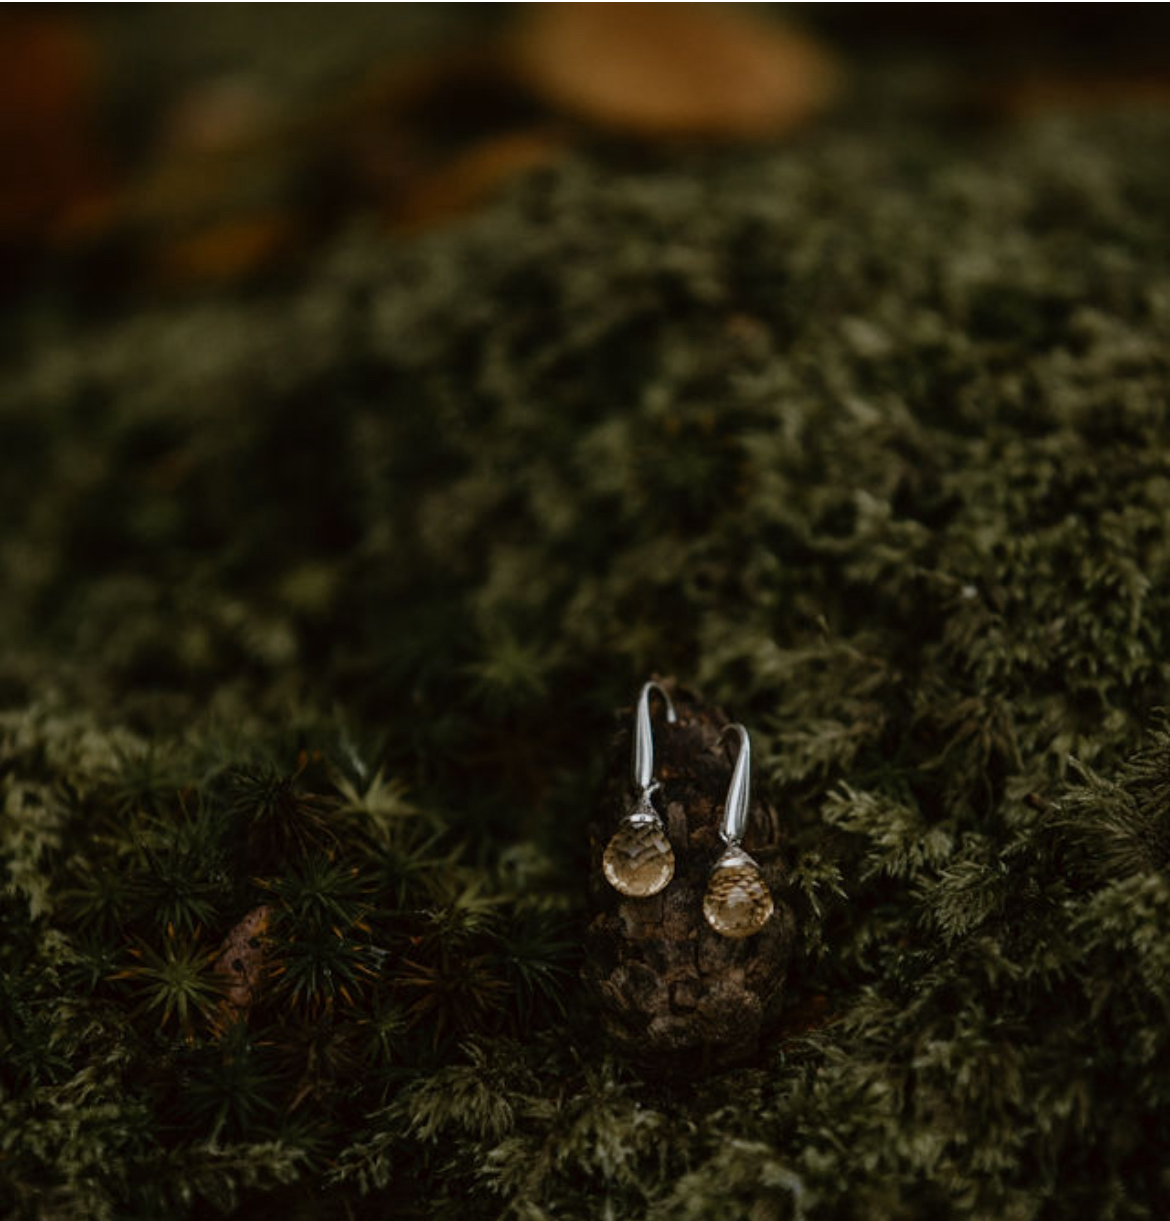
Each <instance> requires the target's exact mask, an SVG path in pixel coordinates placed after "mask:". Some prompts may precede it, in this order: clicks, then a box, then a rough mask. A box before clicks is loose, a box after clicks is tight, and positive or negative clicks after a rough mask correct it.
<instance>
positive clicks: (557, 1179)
mask: <svg viewBox="0 0 1170 1221" xmlns="http://www.w3.org/2000/svg"><path fill="white" fill-rule="evenodd" d="M875 126H880V124H875ZM1168 147H1170V120H1167V119H1165V118H1158V117H1152V116H1144V117H1143V116H1132V117H1124V116H1112V117H1103V116H1098V117H1093V118H1085V119H1081V120H1077V121H1076V122H1073V121H1059V120H1055V119H1052V120H1047V121H1036V122H1034V123H1032V124H1030V125H1025V126H1021V127H1019V128H1017V129H1015V130H1013V131H1011V132H1002V133H999V134H989V133H984V134H982V135H978V134H976V135H969V136H968V137H966V138H965V140H964V143H963V145H962V147H961V149H958V150H956V148H955V147H953V146H949V145H947V144H946V143H945V142H944V141H942V140H941V139H940V140H934V139H932V138H930V137H928V136H922V137H921V138H919V137H910V136H906V135H903V136H898V137H894V138H891V137H889V135H888V134H887V135H886V136H883V137H882V138H877V135H875V132H874V131H859V130H855V129H849V128H847V127H844V126H843V127H842V128H841V129H840V130H836V131H834V130H826V131H823V132H821V133H818V135H817V136H816V138H815V139H809V140H807V141H806V142H804V143H802V144H797V145H792V146H789V147H785V148H781V149H777V150H762V151H761V150H757V151H749V152H744V151H739V152H736V153H725V154H710V155H705V154H698V153H693V152H692V153H683V154H680V155H679V156H677V157H671V158H669V159H664V160H663V161H662V162H661V163H659V164H657V165H653V164H643V165H637V164H634V163H633V161H632V159H631V158H630V157H628V156H625V155H623V154H619V155H615V156H609V155H607V154H605V153H603V152H597V153H591V154H583V155H581V156H579V157H577V158H575V159H571V160H568V161H566V162H565V163H563V164H561V165H559V166H557V167H555V168H553V169H549V170H547V171H542V172H540V173H537V174H535V175H533V176H531V177H529V178H528V179H526V180H525V181H524V182H523V183H522V184H519V185H518V186H517V187H515V188H514V189H513V190H512V191H511V192H510V193H509V194H508V195H507V196H506V197H505V198H503V199H501V200H500V201H499V202H498V203H496V204H493V205H492V206H491V207H490V208H488V209H487V210H485V211H483V212H481V213H479V214H478V215H476V216H474V217H471V218H469V219H466V220H464V221H461V222H459V224H457V225H455V226H453V227H451V228H448V229H445V230H443V231H441V232H436V233H434V234H432V235H429V236H427V237H425V238H423V239H413V240H411V241H405V240H397V239H390V238H387V237H385V236H382V235H379V234H377V233H375V232H352V233H350V234H349V235H348V236H345V237H344V238H341V239H339V240H338V241H337V242H336V243H335V244H333V245H331V246H330V248H329V249H328V250H327V251H325V252H324V253H322V254H321V255H319V256H317V257H315V259H314V261H313V262H312V264H311V266H310V267H309V268H308V269H307V270H305V271H303V272H301V273H298V274H297V276H296V278H295V280H294V281H292V282H290V283H288V284H286V285H284V286H282V287H281V288H280V290H279V291H277V290H271V291H261V290H259V289H257V290H253V291H250V292H247V293H241V294H237V295H234V296H230V297H216V296H208V297H206V298H202V299H197V300H189V301H186V302H184V303H181V304H176V303H171V304H162V303H159V304H155V305H153V306H149V307H143V308H142V309H141V310H140V311H138V312H128V313H125V314H123V315H121V316H119V317H117V318H111V319H108V320H107V321H106V322H104V323H103V324H102V325H101V326H88V327H71V326H69V325H66V324H64V323H60V322H58V323H53V322H51V321H49V320H48V319H46V320H44V321H43V322H41V323H38V324H36V325H35V326H30V327H26V328H25V330H24V331H23V332H22V336H23V338H22V339H21V342H20V343H19V344H15V347H16V349H17V350H16V351H14V352H11V351H10V356H11V357H12V359H11V360H10V362H9V366H10V367H9V374H8V376H7V377H6V378H5V381H4V385H3V388H2V390H0V453H2V454H3V459H2V461H3V463H4V474H3V479H2V480H0V523H2V526H0V588H2V590H3V596H2V597H0V639H3V642H4V647H3V659H2V662H0V706H2V709H3V710H2V712H0V861H2V862H3V870H2V872H0V877H2V879H3V890H2V898H0V930H2V931H0V1212H3V1213H4V1215H6V1216H7V1215H11V1216H13V1217H18V1218H25V1217H28V1218H37V1219H38V1221H41V1219H44V1221H48V1219H54V1221H55V1219H66V1218H69V1219H73V1218H77V1219H81V1218H86V1219H95V1221H101V1219H105V1218H143V1219H146V1218H161V1217H168V1218H172V1217H175V1218H178V1217H194V1218H202V1217H210V1216H218V1215H222V1214H223V1213H229V1214H235V1215H239V1216H242V1217H249V1218H251V1217H268V1216H274V1217H275V1216H280V1217H281V1218H286V1219H292V1218H333V1217H337V1218H367V1217H368V1218H375V1217H377V1218H382V1217H406V1218H415V1217H418V1218H480V1217H482V1218H496V1217H514V1218H518V1219H522V1221H537V1219H544V1218H549V1219H551V1218H582V1219H584V1218H615V1219H622V1218H647V1219H652V1221H708V1219H715V1221H717V1219H719V1218H727V1219H729V1221H732V1219H734V1221H742V1219H745V1218H750V1219H751V1221H772V1219H773V1218H775V1219H781V1218H809V1219H822V1218H824V1219H827V1218H859V1219H860V1218H947V1217H963V1218H987V1219H989V1221H990V1219H996V1221H998V1219H1003V1218H1006V1219H1025V1218H1027V1219H1033V1218H1036V1219H1040V1218H1044V1219H1048V1218H1063V1217H1070V1218H1084V1217H1095V1218H1117V1219H1119V1221H1120V1219H1123V1218H1125V1219H1128V1218H1135V1219H1136V1218H1156V1217H1164V1216H1166V1215H1167V1210H1168V1209H1170V1170H1168V1169H1167V1162H1166V1159H1165V1153H1166V1150H1167V1148H1170V1010H1168V1005H1170V879H1168V877H1167V865H1168V862H1170V737H1168V736H1167V729H1166V723H1165V721H1164V719H1163V713H1162V712H1161V711H1160V706H1162V705H1164V704H1166V703H1167V691H1168V682H1170V546H1168V542H1170V534H1168V528H1167V527H1168V520H1170V518H1168V514H1170V463H1168V458H1170V446H1168V442H1170V427H1168V419H1167V413H1168V407H1170V394H1168V388H1170V378H1168V347H1167V339H1168V337H1170V260H1168V252H1170V158H1167V156H1166V149H1167V148H1168ZM12 346H13V345H11V344H10V347H12ZM652 672H654V673H658V674H662V675H672V676H675V677H677V678H678V679H679V680H680V681H682V682H684V683H687V684H689V685H691V686H693V687H695V688H696V689H697V690H699V691H701V692H702V694H703V696H704V697H705V698H706V699H708V700H710V701H711V702H713V703H717V704H719V705H721V706H722V707H724V708H725V709H727V710H728V712H729V713H730V714H732V715H734V716H735V717H736V718H737V719H739V720H742V721H744V722H745V723H746V724H747V725H748V726H749V727H750V728H751V730H752V734H753V746H754V754H755V756H756V757H757V759H758V766H759V771H760V783H761V784H764V783H767V784H769V785H770V787H771V789H772V792H773V794H774V796H775V798H776V801H777V803H778V806H779V808H780V809H781V811H782V813H783V817H784V819H785V826H786V836H787V850H788V853H789V859H790V862H791V870H790V883H789V886H788V888H787V890H786V892H785V893H784V895H783V896H782V897H783V898H784V899H785V901H787V902H788V903H789V904H790V905H791V906H792V907H793V909H794V911H795V912H796V914H797V920H798V925H799V930H800V931H799V946H798V951H797V959H796V961H795V963H794V965H793V969H792V974H791V982H790V985H789V994H790V1000H789V1003H788V1007H787V1009H786V1016H785V1018H784V1021H783V1024H782V1026H781V1027H780V1028H779V1029H778V1030H777V1031H775V1032H774V1034H773V1035H772V1036H771V1037H770V1038H769V1039H768V1040H767V1041H766V1042H765V1044H764V1046H763V1048H762V1049H761V1051H760V1052H759V1054H758V1056H757V1057H756V1058H755V1059H754V1060H752V1061H751V1062H748V1063H746V1064H744V1065H742V1066H741V1067H739V1068H736V1069H733V1070H731V1071H727V1072H723V1073H719V1074H714V1075H708V1076H706V1077H703V1078H699V1079H697V1080H686V1081H673V1080H669V1079H665V1078H663V1077H662V1076H661V1075H660V1074H656V1073H654V1072H653V1071H651V1070H648V1069H645V1068H639V1067H637V1066H636V1065H634V1064H631V1063H628V1062H626V1061H625V1060H623V1059H622V1058H621V1057H620V1056H617V1055H615V1054H614V1053H613V1052H612V1050H610V1049H607V1048H606V1046H605V1045H604V1044H603V1043H602V1042H601V1040H600V1037H599V1035H598V1023H597V1020H596V1017H595V1015H594V1014H593V1013H592V1011H591V1009H590V1005H589V1002H588V1000H587V998H586V996H585V994H584V992H583V990H582V987H581V984H580V983H579V975H578V972H579V969H580V965H581V950H580V947H581V944H582V940H583V928H584V925H585V922H586V920H587V918H588V913H587V910H586V901H585V894H586V875H587V869H588V847H587V842H586V841H587V835H586V827H587V824H588V822H589V820H590V818H591V816H592V813H593V803H594V800H595V795H596V792H597V787H598V783H599V781H600V778H601V775H602V772H603V770H604V768H605V765H606V758H605V752H606V747H607V742H608V740H609V737H610V734H611V732H612V727H613V714H614V710H616V709H619V708H621V707H623V706H626V705H628V704H629V702H630V700H631V698H632V696H633V695H634V693H635V692H636V690H637V687H638V684H640V683H641V682H642V681H643V680H644V679H645V678H646V677H647V676H648V675H649V674H650V673H652ZM261 904H267V905H268V906H269V909H270V911H271V912H272V919H271V926H270V928H269V929H268V931H267V933H266V934H265V935H264V937H263V938H262V939H261V940H260V946H261V952H262V954H263V959H264V967H263V983H262V986H261V987H260V988H259V990H258V995H257V998H256V1000H255V1002H254V1003H253V1005H252V1007H251V1009H250V1011H249V1012H248V1013H247V1019H246V1021H243V1022H237V1023H235V1024H232V1023H230V1022H227V1023H225V1022H224V1021H223V1018H222V1014H223V1009H222V1005H223V1000H222V997H220V996H219V995H218V993H217V979H218V977H217V976H216V975H215V973H214V972H213V971H212V969H211V960H212V959H213V958H214V956H215V955H216V953H217V951H218V948H219V946H220V944H221V942H222V941H223V939H224V937H225V936H226V935H227V934H228V933H229V932H230V931H231V930H232V929H233V928H234V927H235V926H236V925H237V923H238V922H239V921H240V920H241V919H242V917H244V916H245V915H246V914H247V913H249V912H251V911H254V910H255V909H256V908H257V907H258V906H259V905H261Z"/></svg>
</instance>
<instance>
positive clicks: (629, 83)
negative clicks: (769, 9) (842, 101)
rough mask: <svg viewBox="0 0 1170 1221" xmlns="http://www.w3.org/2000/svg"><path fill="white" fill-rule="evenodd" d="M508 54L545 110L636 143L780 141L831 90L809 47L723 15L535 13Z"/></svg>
mask: <svg viewBox="0 0 1170 1221" xmlns="http://www.w3.org/2000/svg"><path fill="white" fill-rule="evenodd" d="M513 54H514V65H515V67H516V70H517V71H518V73H519V74H520V76H521V77H522V78H523V79H524V80H525V81H526V82H527V83H528V85H529V86H530V87H531V88H532V89H534V90H535V91H536V92H537V93H538V94H539V95H540V96H541V97H543V98H544V99H545V100H546V101H547V102H549V103H551V104H552V105H553V106H555V107H557V108H558V109H563V110H566V111H569V112H570V113H572V114H575V115H577V116H578V117H580V118H583V119H586V120H588V121H590V122H593V123H597V124H600V125H602V126H604V127H610V128H616V129H618V130H619V131H626V132H632V133H635V134H638V135H647V136H670V135H681V136H708V137H717V138H728V139H735V138H742V137H758V136H768V135H776V134H779V133H783V132H787V131H790V130H791V129H793V128H795V127H798V126H800V124H802V123H803V122H805V121H806V120H807V119H808V118H809V117H810V116H811V115H812V114H814V113H815V112H816V111H817V110H819V109H820V108H821V107H822V106H823V105H824V104H825V103H826V101H828V99H829V97H830V96H831V94H832V92H833V89H834V84H835V78H836V70H835V68H834V65H833V63H832V61H831V59H830V58H829V56H828V55H827V53H826V52H825V51H823V50H822V49H821V48H820V47H819V46H817V45H816V44H815V43H814V42H812V41H811V40H810V39H808V38H806V37H805V36H804V35H801V34H798V33H796V32H794V31H793V30H790V29H787V28H785V27H784V26H782V25H779V24H777V23H776V22H774V21H770V20H761V19H759V18H756V17H753V16H750V15H747V14H745V13H744V12H743V11H742V10H739V9H733V8H731V7H730V6H720V7H718V8H716V7H714V6H710V7H708V6H706V5H693V4H586V3H572V4H544V5H540V6H539V7H537V8H536V9H535V10H534V11H533V12H532V15H531V17H530V18H529V20H528V22H527V23H526V24H525V26H524V27H523V29H522V30H521V31H520V32H519V34H518V37H517V39H516V41H515V44H514V52H513Z"/></svg>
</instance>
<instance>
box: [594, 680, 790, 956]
mask: <svg viewBox="0 0 1170 1221" xmlns="http://www.w3.org/2000/svg"><path fill="white" fill-rule="evenodd" d="M652 691H657V692H658V694H659V695H660V696H661V697H662V700H663V703H664V704H665V705H666V720H667V723H668V724H671V725H673V724H674V723H675V722H676V721H677V719H678V718H677V717H676V715H675V711H674V705H673V704H672V703H671V702H670V696H669V695H667V694H666V692H665V691H664V690H663V689H662V688H661V687H660V686H659V685H658V684H657V683H646V684H645V686H643V688H642V691H641V693H640V694H639V696H638V705H637V710H636V711H635V714H634V752H633V784H634V792H635V794H636V799H635V804H634V809H633V811H632V812H631V813H630V814H627V815H626V817H625V818H623V819H622V821H621V823H620V825H619V826H618V829H617V830H616V831H615V832H614V834H613V837H612V838H611V839H610V841H609V843H608V844H607V845H606V849H605V854H604V856H603V857H602V869H603V870H604V872H605V877H606V880H607V881H608V882H609V884H610V885H611V886H612V887H613V888H614V889H615V890H617V891H620V892H621V893H622V894H624V895H629V896H630V897H632V898H639V899H641V898H648V897H649V896H650V895H656V894H657V893H658V892H659V891H660V890H663V889H665V887H666V886H667V885H668V884H669V883H670V880H671V878H673V877H674V849H673V848H672V847H671V846H670V840H669V839H668V838H667V835H666V828H665V827H664V826H663V825H662V819H661V817H660V816H659V814H658V811H657V810H656V809H655V808H654V803H653V801H652V797H653V795H654V793H655V792H657V791H658V789H660V788H661V787H662V786H661V784H660V783H659V782H658V781H657V780H655V779H654V735H653V731H652V729H651V725H650V693H651V692H652ZM723 732H724V734H725V735H726V734H729V733H734V734H736V735H737V736H738V737H739V754H738V755H737V756H736V760H735V767H734V769H733V770H732V773H731V783H730V785H729V786H728V789H727V801H726V803H725V805H724V807H723V818H722V820H721V821H720V824H719V835H720V838H721V839H722V840H723V843H724V845H725V847H724V850H723V852H722V854H721V855H720V856H719V859H718V860H717V861H716V862H715V864H714V865H713V866H712V868H711V874H710V877H709V878H708V879H707V890H706V893H705V894H704V896H703V915H704V917H705V918H706V920H707V923H708V924H709V925H710V926H711V927H712V928H713V929H714V930H715V931H716V932H717V933H719V934H721V935H722V936H724V937H734V938H739V937H750V936H751V935H752V934H753V933H758V932H759V931H760V929H761V928H763V927H764V925H765V924H766V923H767V921H768V918H769V917H770V916H771V915H772V908H773V904H772V895H771V892H770V891H769V890H768V886H767V883H766V882H765V881H764V879H763V876H762V874H761V873H760V867H759V866H758V865H757V864H756V862H755V861H754V860H752V858H751V857H750V856H749V855H748V854H747V853H746V852H745V851H744V850H743V847H742V840H743V836H744V832H745V831H746V830H747V823H748V815H749V813H750V807H751V740H750V739H749V738H748V732H747V730H746V729H744V727H743V726H742V725H728V726H727V728H726V729H725V730H724V731H723Z"/></svg>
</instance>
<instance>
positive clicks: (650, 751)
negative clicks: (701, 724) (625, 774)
mask: <svg viewBox="0 0 1170 1221" xmlns="http://www.w3.org/2000/svg"><path fill="white" fill-rule="evenodd" d="M651 691H657V692H658V694H659V695H661V696H662V702H663V703H664V704H665V705H666V720H667V723H668V724H670V725H673V724H674V723H675V721H677V720H678V718H677V717H676V716H675V714H674V705H673V704H672V703H671V702H670V696H669V695H667V694H666V692H665V691H663V689H662V688H661V687H660V686H659V685H658V684H657V683H646V684H645V685H644V686H643V687H642V690H641V692H640V693H639V695H638V709H637V712H635V714H634V759H633V779H634V787H635V788H636V789H637V790H638V793H639V794H640V795H641V796H643V797H645V796H647V795H648V794H649V793H651V792H653V791H654V789H656V788H657V787H658V785H657V784H656V783H655V782H654V731H653V729H652V728H651V725H650V692H651Z"/></svg>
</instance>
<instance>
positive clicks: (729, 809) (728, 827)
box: [719, 724, 752, 846]
mask: <svg viewBox="0 0 1170 1221" xmlns="http://www.w3.org/2000/svg"><path fill="white" fill-rule="evenodd" d="M729 733H736V734H738V735H739V754H738V755H737V756H736V760H735V769H734V770H733V771H732V773H731V784H730V785H729V786H728V789H727V804H726V805H725V806H724V807H723V821H722V823H721V824H720V827H719V834H720V836H722V838H723V842H724V843H725V844H729V845H732V846H738V845H739V844H740V842H741V841H742V840H743V835H744V832H745V831H746V830H747V822H748V811H749V809H750V807H751V801H752V744H751V739H750V738H749V737H748V731H747V730H746V729H744V727H743V726H742V725H739V724H735V725H728V726H727V727H726V728H725V729H724V730H723V732H722V733H721V734H720V735H719V737H720V740H722V739H723V738H725V737H726V736H727V735H728V734H729Z"/></svg>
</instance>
